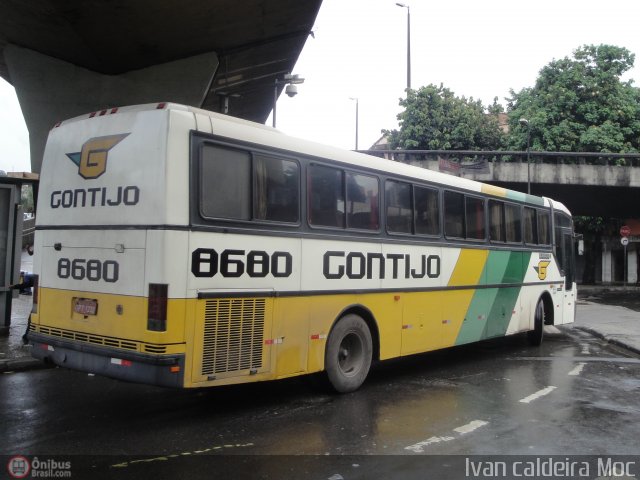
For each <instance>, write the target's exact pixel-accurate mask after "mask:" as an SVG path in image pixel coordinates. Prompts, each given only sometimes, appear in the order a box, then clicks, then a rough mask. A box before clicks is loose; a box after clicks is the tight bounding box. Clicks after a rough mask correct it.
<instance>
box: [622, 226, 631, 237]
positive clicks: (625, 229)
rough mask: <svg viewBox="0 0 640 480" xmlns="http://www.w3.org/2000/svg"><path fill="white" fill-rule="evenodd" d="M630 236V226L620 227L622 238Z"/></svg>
mask: <svg viewBox="0 0 640 480" xmlns="http://www.w3.org/2000/svg"><path fill="white" fill-rule="evenodd" d="M629 235H631V228H630V227H629V226H628V225H623V226H621V227H620V236H621V237H628V236H629Z"/></svg>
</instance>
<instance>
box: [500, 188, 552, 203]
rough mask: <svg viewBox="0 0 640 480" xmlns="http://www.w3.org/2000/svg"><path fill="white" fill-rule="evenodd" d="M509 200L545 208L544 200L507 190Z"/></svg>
mask: <svg viewBox="0 0 640 480" xmlns="http://www.w3.org/2000/svg"><path fill="white" fill-rule="evenodd" d="M507 198H508V199H510V200H517V201H519V202H526V203H529V204H531V205H537V206H540V207H542V206H544V199H543V198H542V197H537V196H535V195H527V194H526V193H522V192H516V191H515V190H507Z"/></svg>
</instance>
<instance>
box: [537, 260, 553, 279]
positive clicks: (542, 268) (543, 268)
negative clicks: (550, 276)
mask: <svg viewBox="0 0 640 480" xmlns="http://www.w3.org/2000/svg"><path fill="white" fill-rule="evenodd" d="M549 264H551V262H549V261H548V260H540V261H539V262H538V266H537V267H533V269H534V270H535V271H536V272H538V278H539V279H540V280H544V279H545V278H547V267H548V266H549Z"/></svg>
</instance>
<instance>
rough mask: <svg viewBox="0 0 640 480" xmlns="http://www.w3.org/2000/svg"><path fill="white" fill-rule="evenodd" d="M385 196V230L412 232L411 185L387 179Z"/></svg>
mask: <svg viewBox="0 0 640 480" xmlns="http://www.w3.org/2000/svg"><path fill="white" fill-rule="evenodd" d="M385 198H386V200H385V201H386V214H387V230H389V232H393V233H412V230H413V229H412V223H413V210H412V208H411V185H410V184H408V183H404V182H396V181H392V180H387V182H386V183H385Z"/></svg>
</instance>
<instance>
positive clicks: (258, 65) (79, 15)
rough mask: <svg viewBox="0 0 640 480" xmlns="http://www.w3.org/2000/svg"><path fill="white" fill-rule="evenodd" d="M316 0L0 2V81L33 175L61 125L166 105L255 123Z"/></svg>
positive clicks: (294, 55) (263, 115) (296, 50)
mask: <svg viewBox="0 0 640 480" xmlns="http://www.w3.org/2000/svg"><path fill="white" fill-rule="evenodd" d="M321 3H322V0H244V1H242V2H238V1H232V0H204V1H203V0H112V1H109V2H106V1H99V0H29V1H23V2H21V1H15V0H0V75H1V76H2V77H3V78H4V79H5V80H7V81H8V82H9V83H11V84H12V85H13V86H14V87H15V88H16V93H17V95H18V99H19V101H20V104H21V108H22V111H23V114H24V116H25V120H26V122H27V127H28V129H29V136H30V143H31V163H32V168H33V170H34V171H39V169H40V163H41V158H42V152H43V150H44V143H45V141H46V135H47V133H48V131H49V129H50V128H51V127H52V126H53V125H54V124H55V123H56V122H57V121H60V120H63V119H65V118H70V117H73V116H77V115H81V114H84V113H87V112H91V111H96V110H101V109H104V108H109V107H115V106H120V105H126V104H136V103H152V102H161V101H173V102H178V103H186V104H189V105H193V106H199V107H202V108H205V109H208V110H213V111H218V112H224V113H228V114H230V115H233V116H236V117H240V118H244V119H248V120H253V121H257V122H260V123H263V122H264V121H265V120H266V119H267V117H268V116H269V113H270V111H271V109H272V106H273V95H274V87H275V81H276V79H277V78H281V77H282V75H283V74H285V73H289V72H291V70H292V69H293V67H294V65H295V63H296V61H297V59H298V56H299V54H300V52H301V50H302V48H303V46H304V44H305V42H306V41H307V38H308V37H309V34H310V32H311V29H312V27H313V24H314V21H315V18H316V16H317V13H318V10H319V8H320V5H321Z"/></svg>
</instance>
